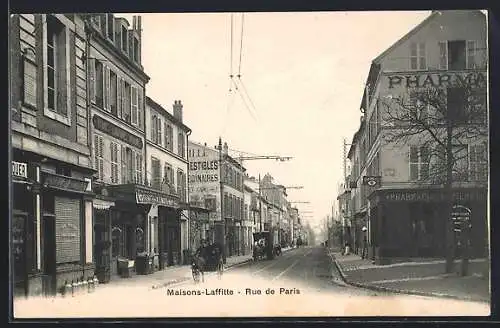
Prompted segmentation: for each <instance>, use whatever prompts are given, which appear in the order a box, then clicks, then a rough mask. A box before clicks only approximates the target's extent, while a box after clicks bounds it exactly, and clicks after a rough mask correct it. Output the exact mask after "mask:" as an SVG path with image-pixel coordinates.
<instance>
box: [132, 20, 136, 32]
mask: <svg viewBox="0 0 500 328" xmlns="http://www.w3.org/2000/svg"><path fill="white" fill-rule="evenodd" d="M132 29H133V30H134V31H135V30H136V29H137V16H133V17H132Z"/></svg>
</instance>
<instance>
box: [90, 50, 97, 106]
mask: <svg viewBox="0 0 500 328" xmlns="http://www.w3.org/2000/svg"><path fill="white" fill-rule="evenodd" d="M95 83H96V72H95V59H94V58H90V59H89V89H90V90H89V91H90V101H91V102H92V103H93V104H95V92H96V84H95Z"/></svg>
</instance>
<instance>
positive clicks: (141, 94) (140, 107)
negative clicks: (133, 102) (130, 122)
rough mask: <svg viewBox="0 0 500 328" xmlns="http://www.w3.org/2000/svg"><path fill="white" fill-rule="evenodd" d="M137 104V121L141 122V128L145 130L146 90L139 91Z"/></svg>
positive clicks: (139, 89)
mask: <svg viewBox="0 0 500 328" xmlns="http://www.w3.org/2000/svg"><path fill="white" fill-rule="evenodd" d="M137 98H138V99H137V102H138V115H137V119H138V120H139V124H138V125H139V128H140V129H141V130H142V129H144V123H143V117H144V89H143V88H142V87H141V88H138V89H137Z"/></svg>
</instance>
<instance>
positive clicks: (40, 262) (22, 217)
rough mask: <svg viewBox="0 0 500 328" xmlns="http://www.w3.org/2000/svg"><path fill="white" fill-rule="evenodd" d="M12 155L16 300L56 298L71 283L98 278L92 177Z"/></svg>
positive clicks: (31, 157) (82, 170)
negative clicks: (94, 276) (19, 296)
mask: <svg viewBox="0 0 500 328" xmlns="http://www.w3.org/2000/svg"><path fill="white" fill-rule="evenodd" d="M13 155H14V161H13V162H12V182H13V183H12V188H13V190H12V192H13V193H12V195H13V200H12V204H13V208H12V229H11V231H12V250H13V260H14V263H13V269H14V272H13V273H14V292H15V294H17V295H26V296H29V295H40V294H47V295H49V294H50V295H53V294H55V293H57V292H59V291H61V289H62V287H63V286H64V285H65V283H66V282H71V281H77V280H82V279H89V278H91V277H93V275H94V265H93V259H92V256H93V254H92V232H93V231H92V199H93V193H92V183H91V179H90V176H91V174H92V173H93V171H92V170H91V169H86V168H83V167H77V166H72V165H69V164H67V163H62V162H58V161H55V160H50V159H47V158H42V157H40V156H39V155H37V154H34V153H30V152H24V151H19V150H14V152H13ZM76 176H78V177H76Z"/></svg>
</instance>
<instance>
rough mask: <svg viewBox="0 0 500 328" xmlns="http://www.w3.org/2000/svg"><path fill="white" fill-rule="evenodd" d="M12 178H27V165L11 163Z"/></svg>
mask: <svg viewBox="0 0 500 328" xmlns="http://www.w3.org/2000/svg"><path fill="white" fill-rule="evenodd" d="M12 176H15V177H19V178H25V179H27V178H28V164H26V163H20V162H14V161H13V162H12Z"/></svg>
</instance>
